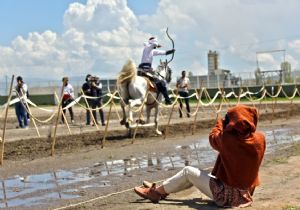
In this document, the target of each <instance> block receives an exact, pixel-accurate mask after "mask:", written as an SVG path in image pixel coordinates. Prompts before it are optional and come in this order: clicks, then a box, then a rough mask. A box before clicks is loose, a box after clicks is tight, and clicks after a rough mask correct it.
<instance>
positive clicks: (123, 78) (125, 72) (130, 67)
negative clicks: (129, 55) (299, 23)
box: [117, 59, 136, 85]
mask: <svg viewBox="0 0 300 210" xmlns="http://www.w3.org/2000/svg"><path fill="white" fill-rule="evenodd" d="M135 77H136V65H135V63H134V62H133V60H131V59H129V60H128V61H127V62H126V63H125V64H124V66H123V68H122V70H121V72H120V73H119V76H118V80H117V84H118V85H121V84H123V83H125V82H130V81H132V80H133V79H134V78H135Z"/></svg>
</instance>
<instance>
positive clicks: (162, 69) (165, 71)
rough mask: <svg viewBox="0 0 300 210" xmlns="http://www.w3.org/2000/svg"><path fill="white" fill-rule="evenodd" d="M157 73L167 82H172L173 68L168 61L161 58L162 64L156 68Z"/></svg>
mask: <svg viewBox="0 0 300 210" xmlns="http://www.w3.org/2000/svg"><path fill="white" fill-rule="evenodd" d="M156 72H157V74H158V75H159V76H161V77H162V78H163V79H164V80H166V82H167V83H170V82H171V80H172V69H171V68H170V67H169V66H168V62H167V61H162V60H160V64H159V65H158V67H157V70H156Z"/></svg>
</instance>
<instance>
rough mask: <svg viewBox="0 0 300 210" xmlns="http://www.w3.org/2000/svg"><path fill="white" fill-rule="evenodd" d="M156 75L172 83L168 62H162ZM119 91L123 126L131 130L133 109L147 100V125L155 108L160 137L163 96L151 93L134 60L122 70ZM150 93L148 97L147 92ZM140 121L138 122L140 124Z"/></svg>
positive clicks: (156, 125) (157, 130) (156, 124)
mask: <svg viewBox="0 0 300 210" xmlns="http://www.w3.org/2000/svg"><path fill="white" fill-rule="evenodd" d="M155 73H156V75H157V76H158V77H159V78H160V79H164V80H165V81H166V82H167V83H169V82H170V81H171V73H172V71H171V69H170V68H169V67H168V66H167V61H166V62H162V61H160V65H159V66H158V69H157V70H156V71H155ZM117 86H118V91H119V94H120V96H121V107H122V111H123V119H122V120H121V122H120V123H121V124H122V125H124V124H125V125H126V127H127V128H130V124H131V123H132V122H133V114H132V110H131V109H132V108H133V107H135V106H140V105H142V103H143V101H144V100H146V102H145V105H146V113H147V121H146V122H147V123H149V122H150V112H151V109H152V108H155V114H154V123H155V129H156V130H155V131H156V133H157V134H158V135H161V134H162V132H161V131H159V129H158V115H159V103H158V102H160V101H161V99H162V94H161V93H160V94H158V93H157V92H154V91H151V90H150V89H149V81H147V79H146V78H145V77H142V76H138V75H137V68H136V65H135V64H134V62H133V61H132V60H129V61H128V62H127V63H126V64H125V65H124V66H123V68H122V70H121V72H120V74H119V77H118V80H117ZM148 91H150V93H149V94H148V95H147V98H145V97H146V94H147V92H148ZM126 105H129V106H128V118H127V117H126V111H125V106H126ZM139 122H140V119H139V120H138V123H139Z"/></svg>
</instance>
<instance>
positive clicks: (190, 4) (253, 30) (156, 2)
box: [0, 0, 300, 79]
mask: <svg viewBox="0 0 300 210" xmlns="http://www.w3.org/2000/svg"><path fill="white" fill-rule="evenodd" d="M298 8H300V1H298V0H289V1H285V0H266V1H261V0H214V1H211V0H185V1H182V0H128V1H127V0H22V1H20V0H1V1H0V77H1V75H10V74H11V73H14V74H21V75H24V76H25V77H26V76H28V77H29V76H34V77H43V76H45V74H46V75H47V76H48V77H49V78H52V79H55V78H60V77H61V76H63V75H69V76H81V75H85V74H86V73H92V74H97V75H101V76H102V77H110V78H115V77H116V75H117V74H118V71H119V70H120V69H121V67H122V65H123V64H124V63H125V62H126V60H127V59H128V58H132V59H133V60H134V61H135V62H136V63H137V64H138V63H139V62H140V58H141V52H142V48H143V42H145V41H146V40H147V39H148V38H149V37H150V36H157V37H158V39H159V42H160V43H161V44H162V45H163V49H170V48H171V44H170V40H168V38H167V37H166V34H165V30H166V28H167V27H169V31H170V33H171V36H172V37H173V38H174V40H175V48H176V54H175V57H174V60H173V61H172V63H171V67H172V69H173V71H174V73H175V74H176V75H177V74H180V72H181V71H182V70H183V69H184V70H187V71H191V72H193V74H206V72H207V52H208V51H209V50H217V51H218V52H219V54H220V66H221V68H223V69H230V70H231V71H232V72H233V73H235V74H250V73H251V72H252V73H253V72H254V70H255V68H256V52H257V51H265V50H273V49H285V50H286V60H287V61H289V62H290V63H291V64H292V69H296V70H299V69H300V62H299V59H300V28H299V27H298V25H299V24H298V20H299V19H300V13H299V11H298ZM161 58H162V59H165V58H166V57H165V56H163V57H161ZM282 61H283V56H282V53H274V54H263V55H260V56H259V62H260V67H261V68H263V69H278V68H279V65H280V63H281V62H282ZM158 62H159V58H155V60H154V66H155V65H156V64H157V63H158ZM243 72H247V73H243ZM49 73H50V74H49ZM0 79H1V78H0Z"/></svg>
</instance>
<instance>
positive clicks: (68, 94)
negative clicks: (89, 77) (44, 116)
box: [61, 77, 74, 124]
mask: <svg viewBox="0 0 300 210" xmlns="http://www.w3.org/2000/svg"><path fill="white" fill-rule="evenodd" d="M62 82H63V83H64V92H63V97H62V108H63V113H64V114H66V110H65V109H64V108H65V107H67V106H68V105H69V104H70V103H71V102H72V101H73V100H74V89H73V87H72V85H71V84H70V83H69V78H68V77H63V78H62ZM68 110H69V113H70V117H71V122H72V123H73V124H74V113H73V108H72V106H71V107H69V108H68ZM61 121H62V123H65V119H64V117H63V116H61Z"/></svg>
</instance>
